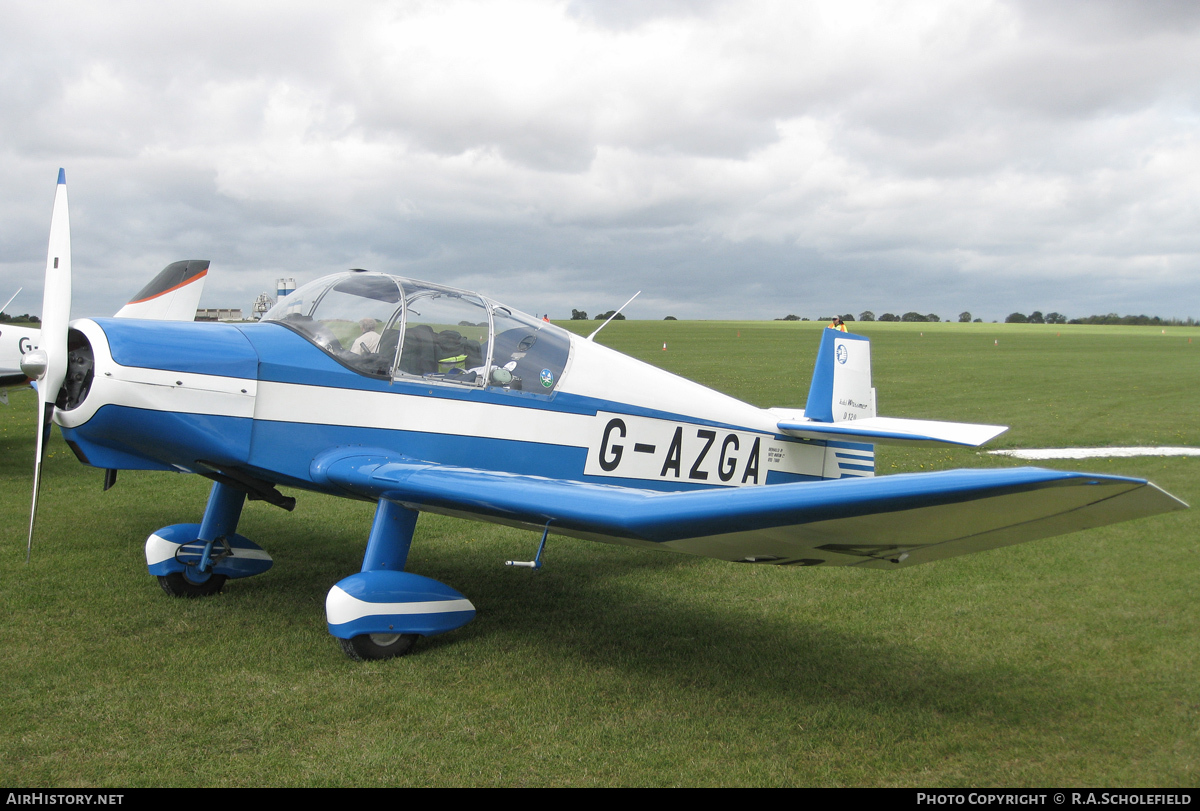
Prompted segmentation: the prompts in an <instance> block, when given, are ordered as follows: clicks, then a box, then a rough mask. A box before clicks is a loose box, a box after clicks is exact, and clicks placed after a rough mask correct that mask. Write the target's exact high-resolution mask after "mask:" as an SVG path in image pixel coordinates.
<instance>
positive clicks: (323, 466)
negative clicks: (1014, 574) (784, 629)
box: [312, 449, 1187, 569]
mask: <svg viewBox="0 0 1200 811" xmlns="http://www.w3.org/2000/svg"><path fill="white" fill-rule="evenodd" d="M312 473H313V478H314V480H315V481H317V482H319V483H323V484H326V485H334V486H337V487H340V488H341V489H342V490H344V491H345V492H346V493H347V494H348V495H354V496H358V497H363V498H369V499H372V500H375V499H380V498H383V499H387V500H389V501H393V502H396V503H400V504H404V505H405V506H408V507H411V508H413V509H419V510H429V511H433V512H440V513H445V514H449V515H458V516H462V517H467V518H476V519H482V520H485V521H494V522H498V523H506V524H513V525H519V526H527V527H531V528H538V529H540V528H541V527H543V526H545V525H549V527H550V531H551V532H554V533H556V534H560V535H569V536H573V537H578V538H586V539H590V540H597V541H604V542H607V543H618V544H626V545H631V546H649V547H656V548H662V549H671V550H674V551H678V552H686V553H690V554H696V555H703V556H706V557H712V558H718V559H721V560H731V561H744V562H752V563H776V564H797V565H805V566H820V565H825V566H869V567H874V568H887V569H891V568H897V567H900V566H911V565H914V564H917V563H925V562H928V561H933V560H940V559H942V558H948V557H953V556H956V555H963V554H968V553H971V552H978V551H982V550H985V549H992V548H995V547H1000V546H1007V545H1009V544H1014V543H1020V542H1022V541H1030V540H1034V539H1037V538H1045V537H1050V536H1053V535H1062V534H1065V533H1068V532H1074V531H1076V530H1081V529H1089V528H1091V527H1097V526H1102V525H1105V524H1111V523H1116V522H1118V521H1125V520H1128V519H1131V518H1140V517H1144V516H1149V515H1155V514H1158V513H1163V512H1169V511H1171V510H1178V509H1184V508H1185V507H1186V506H1187V505H1186V504H1184V503H1183V502H1181V501H1179V500H1178V499H1176V498H1175V497H1174V496H1171V495H1170V494H1168V493H1166V492H1164V491H1162V490H1160V489H1159V488H1158V487H1156V486H1155V485H1153V484H1151V483H1149V482H1146V481H1144V480H1141V479H1129V478H1122V477H1116V476H1096V475H1092V474H1087V473H1072V472H1064V471H1056V470H1045V469H1041V468H1015V469H995V470H953V471H945V472H941V473H915V474H903V475H896V476H883V477H879V478H861V479H840V480H831V481H823V482H801V483H795V484H778V485H768V486H763V487H742V488H718V489H711V490H693V491H686V492H658V491H651V490H638V489H631V488H623V487H615V486H611V485H602V484H591V483H586V482H569V481H562V480H557V479H546V478H541V477H537V476H522V475H513V474H505V473H497V472H494V471H485V470H477V469H471V468H461V467H448V466H444V465H435V464H429V463H426V462H420V461H416V460H412V459H407V458H404V457H399V456H397V455H395V454H394V453H388V452H385V451H380V452H374V451H371V450H369V449H339V450H335V451H331V452H329V453H326V454H324V455H322V456H320V457H318V458H317V459H316V460H314V462H313V468H312Z"/></svg>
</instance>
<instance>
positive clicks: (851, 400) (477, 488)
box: [29, 175, 1186, 659]
mask: <svg viewBox="0 0 1200 811" xmlns="http://www.w3.org/2000/svg"><path fill="white" fill-rule="evenodd" d="M58 188H59V193H58V197H59V198H60V199H57V200H56V203H55V217H54V221H53V224H52V226H51V241H50V254H49V257H48V259H47V274H48V276H47V285H46V290H47V293H46V304H45V309H44V313H45V317H44V327H43V329H44V330H45V331H46V332H47V334H48V336H47V340H46V341H44V348H45V352H44V357H43V358H41V359H40V362H41V363H42V366H38V367H31V368H30V369H29V372H30V373H31V376H35V377H38V378H39V379H40V380H41V385H40V388H39V397H40V398H41V402H42V406H43V414H44V418H45V421H44V430H43V433H42V434H39V459H40V452H41V446H42V444H43V441H44V431H48V430H49V426H50V422H51V419H53V421H54V422H57V423H58V424H59V425H60V426H61V428H62V432H63V435H64V437H65V438H66V441H67V443H68V444H69V446H70V447H71V449H72V450H73V451H74V453H75V455H76V456H77V457H78V458H79V459H80V461H82V462H84V463H85V464H88V465H92V466H95V467H99V468H103V469H105V470H107V471H110V472H109V474H108V476H107V478H106V482H107V483H111V480H112V477H114V476H115V471H117V470H119V469H139V470H162V471H174V472H186V473H195V474H199V475H201V476H205V477H207V478H209V479H211V480H212V481H213V486H212V491H211V495H210V497H209V500H208V505H207V507H206V509H205V512H204V517H203V520H202V521H201V522H200V523H199V524H175V525H172V526H169V527H164V528H163V529H159V530H157V531H156V532H154V533H153V534H151V535H150V537H149V539H148V540H147V542H146V560H147V563H148V565H149V569H150V573H151V574H153V575H155V576H157V577H158V579H159V582H160V584H161V585H162V588H163V589H164V590H165V591H166V592H167V593H168V594H171V595H178V596H202V595H208V594H213V593H216V592H218V591H220V590H221V588H222V587H223V585H224V583H225V582H226V580H227V579H230V578H238V577H248V576H251V575H255V574H259V573H261V572H263V571H265V570H266V569H267V568H269V567H270V565H271V559H270V557H269V556H268V555H267V553H266V552H265V551H264V550H262V549H261V548H260V547H258V546H257V545H255V544H254V543H253V542H251V541H250V540H249V539H247V538H245V537H243V536H242V535H239V534H238V533H237V527H238V520H239V517H240V515H241V511H242V507H243V505H244V503H245V501H246V499H247V498H250V499H261V500H264V501H267V502H269V503H271V504H274V505H277V506H279V507H283V508H284V509H287V510H290V509H292V508H293V506H294V505H295V499H294V498H293V497H291V496H287V495H285V494H284V493H282V492H281V491H280V490H279V489H278V488H279V487H280V486H283V487H289V488H296V489H299V490H308V491H316V492H322V493H330V494H333V495H339V496H345V497H348V498H355V499H361V500H365V501H371V502H374V503H375V504H376V505H377V506H376V512H375V518H374V521H373V523H372V526H371V529H370V535H369V539H368V542H367V550H366V554H365V557H364V560H363V564H362V570H361V571H360V572H358V573H356V574H352V575H350V576H349V577H346V578H345V579H344V580H342V581H341V582H339V583H337V584H336V585H335V586H333V588H332V589H331V590H330V592H329V595H328V598H327V601H326V615H327V621H328V627H329V631H330V633H331V634H332V635H333V636H335V637H336V638H338V639H339V640H341V644H342V647H343V648H344V650H345V652H346V653H347V654H348V655H350V656H351V657H353V658H356V659H382V658H388V657H391V656H396V655H400V654H403V653H405V652H407V651H408V650H409V649H410V647H411V646H412V644H413V642H414V640H416V639H417V638H418V637H420V636H426V635H432V634H439V633H443V632H446V631H450V630H453V629H455V628H458V627H460V626H462V625H463V624H465V623H467V622H469V621H470V620H471V619H472V618H473V617H474V615H475V608H474V606H473V605H472V604H471V603H470V601H469V600H468V599H467V598H466V597H464V596H463V595H461V594H459V593H458V592H457V591H455V590H453V589H452V588H450V587H449V586H446V585H444V584H442V583H439V582H437V581H434V580H431V579H429V578H426V577H422V576H420V575H418V574H414V573H411V572H406V571H405V570H404V569H405V563H406V559H407V556H408V550H409V545H410V543H411V541H412V537H413V529H414V527H415V526H416V522H417V518H418V516H419V515H420V513H421V512H422V511H431V512H437V513H443V514H447V515H454V516H460V517H464V518H472V519H477V520H483V521H492V522H496V523H501V524H508V525H512V526H518V527H526V528H529V529H533V530H538V531H541V532H542V544H543V547H544V544H545V541H546V537H547V535H549V534H550V533H554V534H559V535H566V536H571V537H576V538H585V539H590V540H595V541H603V542H606V543H615V544H625V545H629V546H640V547H648V548H654V549H669V550H673V551H677V552H685V553H689V554H695V555H703V556H707V557H712V558H718V559H721V560H728V561H738V562H743V563H756V564H766V565H783V566H864V567H868V568H875V569H895V568H900V567H903V566H911V565H914V564H917V563H925V562H928V561H935V560H940V559H942V558H947V557H952V556H955V555H960V554H965V553H969V552H977V551H980V550H985V549H991V548H994V547H999V546H1005V545H1008V544H1013V543H1018V542H1021V541H1028V540H1032V539H1035V538H1043V537H1047V536H1052V535H1058V534H1062V533H1067V532H1073V531H1075V530H1079V529H1086V528H1089V527H1095V526H1100V525H1103V524H1108V523H1113V522H1116V521H1123V520H1126V519H1131V518H1139V517H1144V516H1150V515H1154V514H1156V513H1162V512H1167V511H1170V510H1176V509H1181V508H1183V507H1185V506H1186V505H1185V504H1183V503H1182V502H1180V501H1178V500H1177V499H1175V498H1174V497H1172V496H1170V495H1168V494H1167V493H1165V492H1163V491H1162V490H1160V489H1158V488H1157V487H1155V486H1154V485H1153V484H1150V483H1149V482H1146V481H1143V480H1140V479H1129V478H1121V477H1115V476H1099V475H1092V474H1087V473H1072V472H1063V471H1055V470H1042V469H1037V468H1018V469H998V470H997V469H991V470H954V471H947V472H941V473H924V474H905V475H895V476H886V477H880V478H874V477H873V473H874V451H873V447H874V444H875V443H879V442H897V443H905V444H914V445H937V444H941V443H949V444H952V445H968V446H974V445H979V444H981V443H983V442H986V441H988V440H989V439H991V438H992V437H994V436H996V435H997V434H999V433H1000V432H1002V431H1003V430H1005V429H1004V428H1003V427H1001V426H990V425H965V424H959V423H945V422H928V421H920V420H903V419H888V418H885V417H879V416H876V414H875V395H874V389H873V388H872V386H871V364H870V343H869V342H868V340H867V339H866V338H865V337H862V336H860V335H853V334H847V333H842V332H838V331H835V330H826V331H825V333H824V335H823V337H822V341H821V345H820V349H819V350H818V356H817V365H816V372H815V374H814V377H813V381H812V385H811V388H810V390H809V395H808V402H807V405H806V407H805V408H804V409H803V410H799V409H760V408H757V407H754V406H751V405H748V404H746V403H743V402H740V401H738V400H736V399H734V398H732V397H728V396H726V395H723V394H720V393H718V392H716V391H713V390H711V389H708V388H705V387H704V386H701V385H699V384H697V383H693V382H691V381H688V380H685V379H683V378H680V377H677V376H675V375H672V374H670V373H668V372H665V371H663V370H661V369H658V368H655V367H653V366H650V365H649V364H646V363H642V362H640V361H638V360H634V359H632V358H629V357H626V356H624V355H621V354H619V353H617V352H615V351H613V350H611V349H607V348H605V347H604V346H601V345H600V344H597V343H594V342H592V341H590V340H588V339H585V338H581V337H579V336H576V335H573V334H571V333H569V332H567V331H566V330H563V329H561V328H559V327H557V326H554V325H552V324H550V323H549V322H546V321H543V320H540V319H538V318H536V317H533V316H529V315H526V314H525V313H522V312H519V311H517V310H514V309H512V308H510V307H506V306H505V305H503V304H500V303H499V302H496V301H493V300H491V299H488V298H486V297H484V296H480V295H477V294H475V293H470V292H467V291H464V290H456V289H453V288H449V287H444V286H442V285H438V284H430V283H428V282H420V281H414V280H410V279H404V278H400V277H397V276H392V275H389V274H385V273H371V272H367V271H360V270H355V271H349V272H346V273H338V274H335V275H332V276H327V277H325V278H322V279H318V280H317V281H314V282H312V283H310V284H307V285H305V286H303V287H301V288H300V289H298V290H297V291H296V292H295V293H293V294H292V295H290V296H288V297H287V298H286V299H283V300H282V301H280V302H279V303H278V304H277V305H276V306H275V307H274V309H272V310H271V311H270V312H268V313H267V314H266V315H265V317H264V318H263V319H262V321H261V322H259V323H257V324H248V325H225V324H187V323H172V322H159V321H139V320H133V319H99V318H98V319H81V320H77V321H74V322H72V323H70V324H68V317H67V313H68V312H69V307H70V301H69V297H70V293H69V267H70V261H69V257H70V237H69V233H68V230H67V228H66V227H65V226H64V225H63V223H64V222H65V217H66V198H65V186H64V185H63V179H62V177H61V175H60V179H59V187H58ZM64 267H65V268H66V269H67V270H66V272H65V273H64V271H63V268H64ZM64 277H65V278H64ZM64 290H66V292H65V293H64V292H63V291H64ZM49 333H53V336H54V337H53V340H51V339H50V337H49ZM35 477H36V474H35ZM36 506H37V498H36V483H35V496H34V513H35V514H36ZM32 534H33V528H32V523H31V527H30V536H31V540H32ZM541 554H542V550H541V549H540V548H539V550H538V556H537V559H536V560H534V561H530V562H524V563H521V564H520V565H527V566H532V567H534V568H536V567H538V566H540V562H541ZM510 563H517V562H512V561H510Z"/></svg>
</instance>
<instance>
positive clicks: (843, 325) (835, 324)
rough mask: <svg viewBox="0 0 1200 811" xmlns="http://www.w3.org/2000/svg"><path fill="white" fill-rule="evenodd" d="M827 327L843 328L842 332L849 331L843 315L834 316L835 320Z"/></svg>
mask: <svg viewBox="0 0 1200 811" xmlns="http://www.w3.org/2000/svg"><path fill="white" fill-rule="evenodd" d="M826 329H836V330H841V331H842V332H848V330H847V329H846V322H844V321H842V319H841V316H837V315H835V316H834V317H833V322H832V323H831V324H830V325H829V326H828V327H826Z"/></svg>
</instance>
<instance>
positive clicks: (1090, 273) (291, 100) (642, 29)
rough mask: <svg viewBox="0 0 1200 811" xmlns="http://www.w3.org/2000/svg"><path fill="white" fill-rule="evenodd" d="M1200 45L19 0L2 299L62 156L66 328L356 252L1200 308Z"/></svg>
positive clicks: (937, 296)
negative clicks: (191, 261) (126, 302)
mask: <svg viewBox="0 0 1200 811" xmlns="http://www.w3.org/2000/svg"><path fill="white" fill-rule="evenodd" d="M1198 31H1200V13H1197V12H1196V11H1195V10H1194V9H1193V6H1192V4H1190V3H1181V4H1170V3H1163V4H1156V5H1155V6H1153V7H1152V8H1151V9H1149V10H1147V9H1146V8H1144V7H1143V6H1142V5H1140V4H1127V3H1120V2H1110V3H1096V4H1088V7H1087V10H1086V12H1081V11H1078V10H1073V11H1072V12H1071V13H1070V14H1069V15H1068V14H1067V13H1066V12H1064V11H1063V9H1062V7H1061V6H1058V5H1056V4H1042V3H1024V2H992V3H981V4H969V5H963V4H960V3H955V2H948V1H947V2H933V1H932V0H930V1H929V2H923V3H919V4H913V3H904V4H898V3H887V2H851V3H816V4H794V3H769V2H768V3H747V2H733V1H732V0H730V1H728V2H721V1H720V0H714V1H713V2H706V3H682V2H669V1H668V0H661V1H660V2H638V3H612V2H603V3H600V2H581V1H580V0H575V1H574V2H565V0H564V2H533V1H532V0H526V1H522V0H512V1H511V2H466V0H459V1H458V2H454V1H452V2H438V3H433V2H379V3H373V2H353V3H350V4H348V5H345V6H341V7H338V8H337V9H333V7H330V6H328V5H327V4H323V3H315V2H311V3H309V2H287V3H283V2H264V3H256V4H252V5H250V6H246V5H244V4H234V3H223V2H210V3H203V4H200V3H178V4H169V5H163V6H145V5H144V4H141V3H121V2H116V3H110V4H105V5H103V6H96V5H94V4H84V3H72V2H59V3H55V2H50V3H32V2H13V3H10V4H8V5H7V6H6V25H5V27H4V30H3V31H2V32H0V111H2V112H3V116H4V120H5V122H6V126H5V128H4V129H3V131H0V156H2V157H3V160H4V163H5V166H6V172H5V173H4V176H3V177H0V190H2V191H3V195H2V196H0V218H2V222H3V223H4V227H3V228H2V229H0V251H2V257H0V285H2V286H4V287H11V288H12V289H16V287H17V286H20V285H25V287H26V292H25V293H23V294H22V297H23V298H25V297H29V298H28V299H27V301H28V302H31V303H30V304H29V306H28V309H34V306H33V304H32V302H34V301H37V300H38V299H39V298H40V285H39V284H38V282H37V280H36V277H37V276H39V275H40V273H41V266H42V263H43V262H44V258H43V256H41V255H40V254H42V252H44V250H45V247H44V240H45V236H44V234H45V228H46V222H47V219H48V212H49V201H50V197H51V195H52V192H53V189H52V185H53V176H54V174H55V172H56V170H57V167H58V166H59V165H65V166H66V167H67V169H68V178H69V180H70V183H71V196H72V215H73V226H74V228H75V236H76V251H75V253H76V260H75V263H76V267H77V268H78V269H79V272H80V281H79V283H77V285H76V289H77V294H76V307H75V312H76V314H103V313H106V312H111V311H112V310H115V309H116V306H118V305H119V304H120V303H121V300H122V299H123V297H124V296H126V295H128V294H129V293H131V292H133V291H135V290H136V289H137V288H138V287H140V286H141V284H142V282H143V281H144V280H145V278H147V277H148V276H149V275H150V274H152V273H153V272H155V271H156V270H157V269H159V268H161V267H162V266H164V265H165V264H167V263H168V262H170V261H173V260H175V259H180V258H209V259H211V260H212V261H213V273H212V277H211V280H210V286H209V288H208V291H207V292H206V296H205V302H206V303H208V304H212V305H214V306H216V305H220V306H231V305H232V306H242V307H243V308H245V309H248V308H249V302H250V300H252V299H253V297H254V295H255V294H257V293H258V292H260V291H262V290H269V289H271V288H272V287H273V282H274V278H275V277H276V276H278V275H287V276H295V277H296V278H297V279H299V280H300V281H301V282H303V281H304V280H306V279H310V278H314V277H315V276H316V275H319V274H321V273H326V272H331V271H334V270H337V269H340V268H343V267H347V266H363V267H373V268H376V269H381V270H391V271H394V272H399V273H408V274H410V275H414V276H418V277H421V276H424V277H428V278H432V279H433V280H436V281H440V282H444V283H448V284H458V285H460V286H472V287H477V288H479V289H480V290H481V292H484V293H487V294H489V295H493V296H495V297H498V298H502V297H503V295H508V296H511V297H513V299H514V300H512V303H513V304H514V305H516V306H529V307H530V309H534V310H538V309H541V310H542V311H544V310H545V309H548V308H552V307H556V308H558V310H557V311H554V310H552V312H557V314H566V312H569V309H570V308H571V307H578V308H582V309H589V310H590V309H596V308H597V307H599V308H600V309H609V308H611V307H613V306H616V305H617V304H619V303H620V302H621V301H624V300H625V298H627V297H628V295H630V294H631V293H632V292H633V291H634V290H636V289H639V288H642V289H645V290H646V292H645V293H643V296H642V297H641V298H639V300H638V301H637V302H635V303H634V304H633V305H631V310H630V315H631V317H654V318H659V317H662V315H665V314H668V312H667V311H669V313H670V314H673V315H677V316H679V317H774V316H778V315H783V314H786V312H798V313H802V314H806V315H809V316H810V317H813V316H816V315H818V314H824V313H826V312H834V311H835V310H836V311H838V312H847V311H854V312H859V311H861V310H863V309H873V310H875V311H876V312H882V311H885V310H893V311H897V312H901V311H905V310H908V309H917V310H919V311H922V312H928V311H931V310H932V311H935V312H947V313H948V312H950V311H951V310H953V312H954V313H957V312H959V311H961V310H963V309H969V310H971V311H972V312H975V313H976V314H979V315H984V314H986V315H988V317H989V318H1002V317H1003V316H1004V315H1005V314H1007V313H1008V312H1011V311H1013V310H1032V309H1035V308H1036V309H1042V310H1043V311H1049V310H1051V309H1057V310H1059V311H1061V312H1066V313H1068V314H1071V315H1083V314H1088V313H1090V312H1107V311H1121V312H1124V311H1126V310H1129V311H1133V310H1137V311H1139V312H1158V313H1161V314H1164V315H1166V314H1168V312H1170V313H1172V314H1178V315H1196V314H1197V313H1196V312H1194V310H1196V309H1197V307H1196V305H1197V302H1196V300H1195V294H1194V292H1193V291H1192V287H1191V286H1190V280H1191V279H1193V278H1195V274H1196V271H1197V270H1198V269H1200V268H1198V267H1197V265H1198V261H1197V257H1198V247H1200V246H1198V245H1197V237H1196V234H1197V233H1198V229H1197V227H1196V226H1197V211H1200V206H1198V205H1197V203H1198V200H1197V195H1198V192H1197V189H1198V188H1200V185H1198V184H1197V182H1196V181H1197V173H1198V171H1200V143H1198V139H1197V132H1198V131H1200V130H1198V129H1197V126H1196V125H1197V120H1198V117H1200V111H1198V106H1197V98H1196V94H1197V92H1200V91H1198V88H1200V81H1197V80H1198V79H1200V76H1198V75H1197V74H1198V73H1200V70H1198V67H1200V64H1198V63H1200V57H1198V56H1197V54H1200V48H1197V47H1196V46H1197V44H1198V43H1197V38H1198ZM468 283H469V284H468ZM502 294H503V295H502ZM1189 297H1190V298H1189ZM517 299H519V300H517ZM526 302H527V303H526ZM541 302H546V303H545V304H541ZM14 306H21V303H18V304H16V305H14ZM1180 308H1182V309H1183V311H1179V312H1176V311H1177V310H1180Z"/></svg>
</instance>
